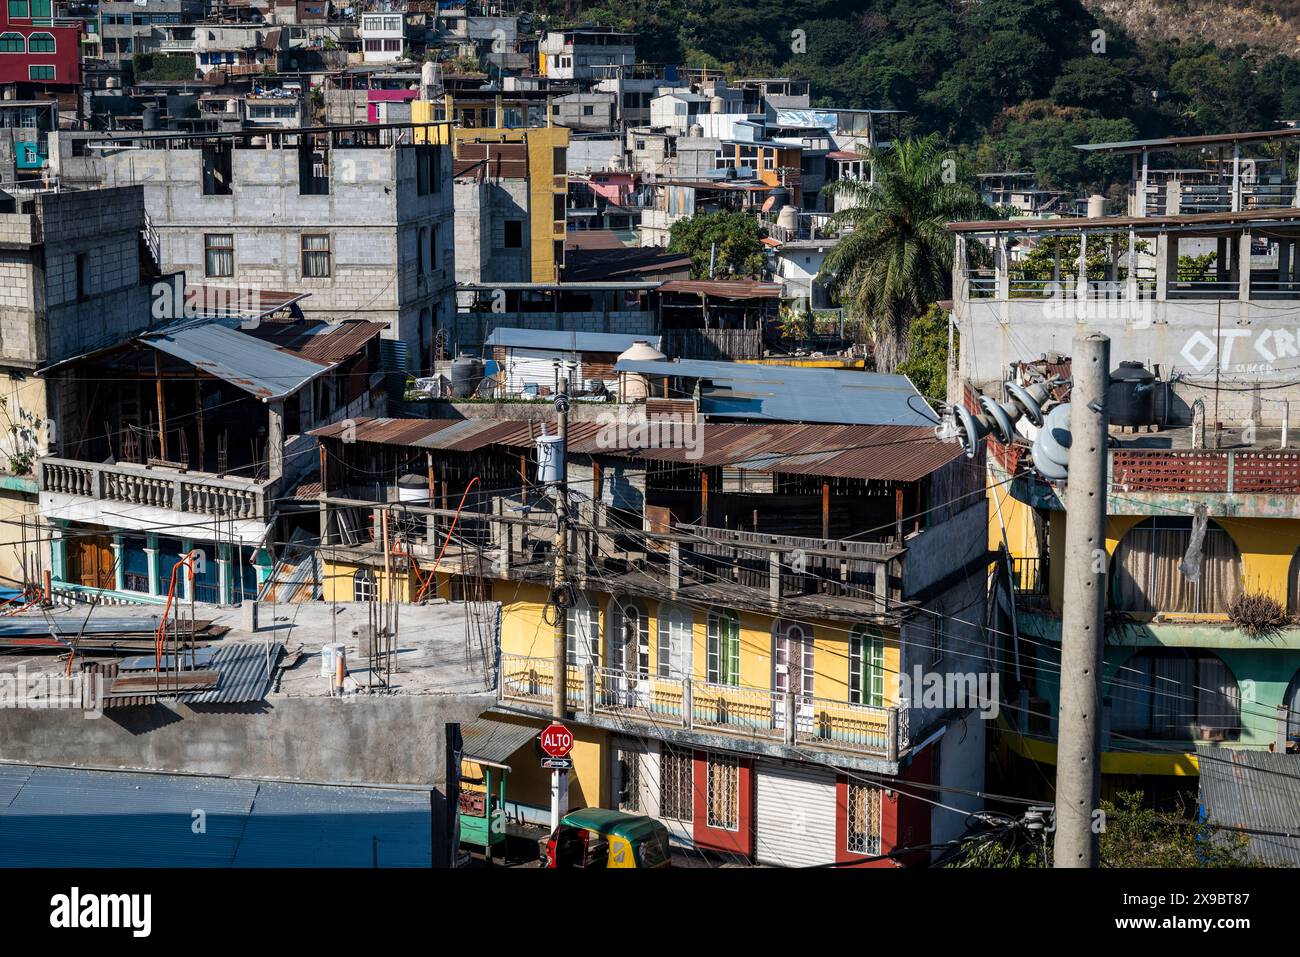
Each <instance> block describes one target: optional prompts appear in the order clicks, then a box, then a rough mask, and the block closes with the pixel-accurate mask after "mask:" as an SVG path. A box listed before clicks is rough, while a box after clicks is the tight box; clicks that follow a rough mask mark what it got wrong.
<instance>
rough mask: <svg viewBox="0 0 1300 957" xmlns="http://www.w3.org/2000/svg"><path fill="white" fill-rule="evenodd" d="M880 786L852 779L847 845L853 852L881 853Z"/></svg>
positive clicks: (849, 790) (850, 783) (849, 789)
mask: <svg viewBox="0 0 1300 957" xmlns="http://www.w3.org/2000/svg"><path fill="white" fill-rule="evenodd" d="M880 793H881V792H880V788H879V787H878V786H876V785H874V784H866V783H862V782H857V781H850V782H849V785H848V799H849V807H848V815H847V819H848V827H847V828H846V830H847V835H846V845H847V846H846V847H845V850H847V851H848V852H849V853H851V854H873V855H874V854H879V853H880Z"/></svg>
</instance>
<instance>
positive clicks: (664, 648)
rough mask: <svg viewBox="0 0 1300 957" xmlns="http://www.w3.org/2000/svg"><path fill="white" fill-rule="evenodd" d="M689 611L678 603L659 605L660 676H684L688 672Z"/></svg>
mask: <svg viewBox="0 0 1300 957" xmlns="http://www.w3.org/2000/svg"><path fill="white" fill-rule="evenodd" d="M691 626H692V619H691V613H690V611H688V610H687V609H685V608H683V607H681V606H680V605H670V604H668V603H666V602H665V603H662V604H660V606H659V636H658V638H659V641H658V644H659V647H658V649H657V652H658V665H659V671H658V673H659V677H661V678H685V677H687V676H688V675H689V674H690V670H691V669H690V662H691V659H690V653H691Z"/></svg>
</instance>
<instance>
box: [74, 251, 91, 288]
mask: <svg viewBox="0 0 1300 957" xmlns="http://www.w3.org/2000/svg"><path fill="white" fill-rule="evenodd" d="M76 267H77V298H78V299H81V298H84V297H85V296H86V295H87V294H88V293H89V292H90V272H89V267H90V264H89V261H88V258H87V256H86V254H85V253H77V259H76Z"/></svg>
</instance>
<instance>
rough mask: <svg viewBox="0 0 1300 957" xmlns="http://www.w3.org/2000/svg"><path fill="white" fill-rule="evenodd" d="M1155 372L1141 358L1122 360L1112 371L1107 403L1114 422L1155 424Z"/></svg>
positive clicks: (1112, 423)
mask: <svg viewBox="0 0 1300 957" xmlns="http://www.w3.org/2000/svg"><path fill="white" fill-rule="evenodd" d="M1155 381H1156V377H1155V373H1153V372H1150V371H1148V370H1147V369H1146V368H1145V367H1144V366H1143V365H1142V363H1140V362H1121V363H1120V364H1119V368H1118V369H1116V370H1115V371H1114V372H1112V373H1111V374H1110V390H1109V391H1108V392H1107V393H1106V404H1107V406H1109V411H1110V424H1111V425H1129V426H1132V425H1153V424H1154V423H1155V421H1156V390H1155Z"/></svg>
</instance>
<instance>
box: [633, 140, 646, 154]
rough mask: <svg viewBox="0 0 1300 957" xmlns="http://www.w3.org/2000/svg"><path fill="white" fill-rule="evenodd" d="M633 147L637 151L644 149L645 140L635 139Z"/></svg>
mask: <svg viewBox="0 0 1300 957" xmlns="http://www.w3.org/2000/svg"><path fill="white" fill-rule="evenodd" d="M635 149H636V150H637V152H641V151H642V150H644V149H645V140H637V141H636V145H635Z"/></svg>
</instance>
